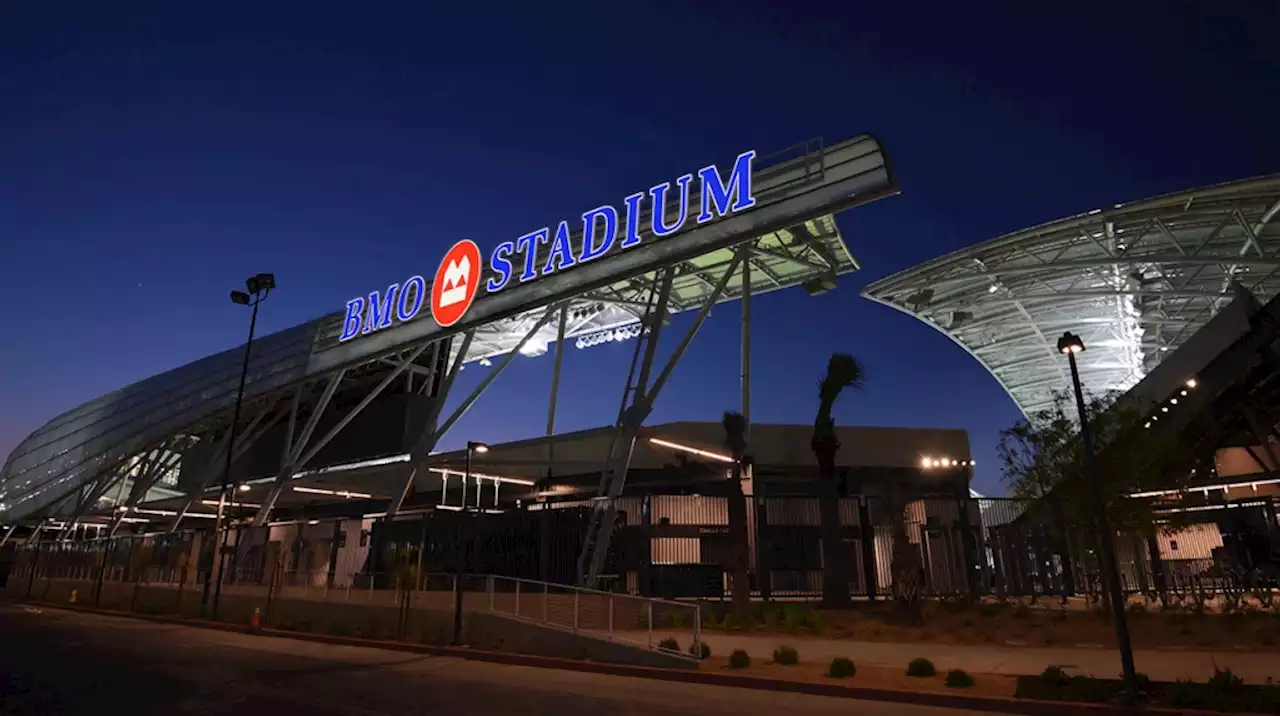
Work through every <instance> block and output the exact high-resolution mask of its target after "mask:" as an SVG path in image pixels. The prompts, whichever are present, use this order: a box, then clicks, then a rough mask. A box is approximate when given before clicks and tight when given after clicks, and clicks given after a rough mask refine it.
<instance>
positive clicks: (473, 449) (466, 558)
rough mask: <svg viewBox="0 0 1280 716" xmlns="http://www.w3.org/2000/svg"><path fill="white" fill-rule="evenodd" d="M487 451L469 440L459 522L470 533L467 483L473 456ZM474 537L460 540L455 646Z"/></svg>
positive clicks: (459, 640)
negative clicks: (461, 555)
mask: <svg viewBox="0 0 1280 716" xmlns="http://www.w3.org/2000/svg"><path fill="white" fill-rule="evenodd" d="M487 452H489V446H488V445H486V444H484V443H478V442H475V441H474V440H468V441H467V462H466V469H465V470H464V471H463V473H462V514H461V515H458V524H459V525H462V524H463V523H464V522H465V524H466V525H467V531H468V533H473V532H474V525H473V524H472V522H471V516H470V515H468V514H466V513H467V512H469V510H468V509H467V483H468V482H471V456H472V455H473V454H475V453H480V454H481V455H483V454H485V453H487ZM479 506H480V488H479V487H476V507H477V508H479ZM474 537H475V535H474V534H468V535H467V539H465V540H458V542H459V544H460V545H465V547H464V549H465V550H466V551H465V552H463V564H462V569H461V572H462V574H459V575H456V576H455V577H454V587H453V645H454V646H461V645H462V590H463V588H464V587H465V584H464V583H463V581H462V577H463V575H465V574H470V573H471V561H472V556H473V555H472V552H473V551H474V550H475V547H476V544H475V539H474Z"/></svg>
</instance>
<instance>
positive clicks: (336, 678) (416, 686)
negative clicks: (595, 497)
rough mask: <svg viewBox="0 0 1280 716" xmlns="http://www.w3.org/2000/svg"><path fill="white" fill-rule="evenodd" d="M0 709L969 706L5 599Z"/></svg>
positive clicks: (737, 715)
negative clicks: (204, 624)
mask: <svg viewBox="0 0 1280 716" xmlns="http://www.w3.org/2000/svg"><path fill="white" fill-rule="evenodd" d="M0 713H3V714H24V715H28V714H30V715H38V714H77V715H79V714H92V713H129V714H132V715H133V716H148V715H151V714H155V715H157V716H159V715H161V714H163V715H164V716H180V715H183V714H209V715H214V714H236V715H237V716H258V715H259V714H262V715H264V716H265V715H267V714H270V716H282V715H283V714H307V716H338V715H339V714H342V715H344V716H382V715H384V714H387V715H390V714H395V715H396V716H407V715H408V714H417V713H422V714H428V713H429V714H432V715H433V716H450V715H453V714H457V715H459V716H461V715H464V714H465V715H466V716H486V715H487V714H503V715H505V714H547V715H548V716H550V715H551V714H555V715H556V716H564V715H565V714H577V715H581V716H592V715H595V714H604V715H607V716H630V715H632V714H635V715H639V714H643V715H644V716H653V715H654V714H663V713H697V714H698V715H699V716H730V715H731V714H732V715H733V716H742V715H744V714H771V715H772V714H778V713H787V714H788V716H803V715H807V714H815V715H819V714H821V715H827V714H830V715H832V716H834V715H835V714H841V715H847V714H850V713H860V714H875V715H877V716H977V714H976V712H971V711H958V710H948V709H938V708H930V707H920V706H908V705H901V704H886V703H875V702H859V701H852V700H849V699H835V698H828V697H820V696H804V695H798V694H775V693H770V692H762V691H749V690H739V689H731V688H726V687H718V686H700V685H693V684H672V683H665V682H660V681H653V680H648V679H633V678H626V677H617V676H604V675H599V674H583V673H578V672H571V671H556V670H550V669H534V668H529V667H522V666H506V665H501V664H486V663H483V662H474V661H465V660H462V659H456V658H450V657H432V656H420V655H415V654H405V653H399V652H389V651H381V650H378V649H366V648H357V647H346V646H331V645H327V644H315V643H311V642H304V641H295V640H291V639H276V638H271V637H261V636H249V635H245V634H233V633H226V632H219V631H211V630H206V629H194V628H191V627H182V626H174V625H168V624H155V623H151V622H145V621H139V620H134V619H126V618H118V617H106V616H99V615H92V614H82V613H76V612H65V611H58V610H54V609H35V608H28V607H23V606H21V605H13V604H7V605H5V604H0Z"/></svg>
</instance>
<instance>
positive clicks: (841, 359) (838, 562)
mask: <svg viewBox="0 0 1280 716" xmlns="http://www.w3.org/2000/svg"><path fill="white" fill-rule="evenodd" d="M863 381H864V373H863V370H862V364H861V363H859V362H858V359H857V358H854V357H853V356H851V355H849V354H848V353H836V354H834V355H832V356H831V359H830V360H829V361H827V372H826V375H824V376H823V377H822V379H821V380H819V381H818V412H817V415H815V416H814V419H813V438H812V439H811V440H810V441H809V447H810V448H811V449H812V450H813V456H814V459H815V460H817V463H818V478H819V484H820V490H821V492H820V497H819V499H818V504H819V507H820V511H821V516H822V554H823V564H822V600H823V602H825V603H826V605H827V606H829V607H839V606H846V605H848V604H849V568H848V567H849V565H848V561H849V560H848V559H847V555H846V554H845V549H844V543H843V540H842V539H841V530H840V493H839V488H838V486H837V484H836V452H837V451H839V450H840V440H839V439H838V438H837V437H836V423H835V419H834V418H832V417H831V409H832V408H833V407H834V406H835V403H836V399H837V398H839V397H840V394H841V393H843V392H844V390H845V388H853V389H855V390H858V389H861V388H862V385H863Z"/></svg>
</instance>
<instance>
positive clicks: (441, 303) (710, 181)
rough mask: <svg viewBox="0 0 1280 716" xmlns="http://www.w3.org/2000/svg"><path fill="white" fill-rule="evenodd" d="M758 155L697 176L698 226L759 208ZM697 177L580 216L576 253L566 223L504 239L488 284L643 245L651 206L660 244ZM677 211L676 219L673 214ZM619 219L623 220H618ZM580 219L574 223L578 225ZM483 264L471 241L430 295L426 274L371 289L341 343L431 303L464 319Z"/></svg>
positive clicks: (447, 264) (679, 219) (447, 263)
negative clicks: (671, 201)
mask: <svg viewBox="0 0 1280 716" xmlns="http://www.w3.org/2000/svg"><path fill="white" fill-rule="evenodd" d="M755 157H756V153H755V151H754V150H753V151H749V152H743V153H742V154H739V155H738V158H737V159H736V160H734V163H733V168H732V169H731V170H730V171H729V175H728V176H727V177H726V176H724V175H723V174H721V172H720V170H719V169H717V168H716V167H715V165H711V166H708V167H704V168H702V169H700V170H698V172H697V177H698V186H699V192H698V194H699V197H700V202H699V206H698V207H697V209H698V211H697V215H696V216H695V217H694V221H695V222H696V223H697V224H705V223H707V222H709V221H714V220H715V219H718V218H720V217H723V216H728V215H730V214H735V213H737V212H740V211H745V210H747V209H750V208H751V207H753V206H755V205H756V199H755V195H754V194H753V193H752V187H751V170H752V163H753V162H754V161H755ZM693 181H694V175H693V174H685V175H684V176H682V177H680V178H679V179H676V180H675V181H674V182H667V183H665V184H658V185H657V186H654V187H652V188H650V189H649V191H647V192H638V193H635V194H632V195H630V196H628V197H626V198H625V199H623V200H622V211H621V212H619V211H618V209H617V208H616V207H614V206H612V205H605V206H598V207H596V208H594V209H592V210H590V211H587V212H585V213H583V214H582V218H581V226H582V244H581V246H580V247H579V250H578V252H577V253H574V247H573V244H572V242H571V240H570V237H571V235H572V231H571V229H570V224H569V221H568V220H565V221H561V222H560V223H559V224H558V225H557V226H556V229H555V233H554V234H553V233H552V231H551V228H550V227H543V228H541V229H538V230H537V231H533V232H531V233H528V234H525V235H524V236H521V237H519V238H517V239H516V240H514V241H504V242H502V243H500V244H498V245H497V246H496V247H494V249H493V251H492V252H490V254H489V271H490V273H491V274H492V276H491V278H489V280H488V281H487V282H485V289H486V291H487V292H488V293H497V292H498V291H501V290H503V289H505V288H507V287H508V286H510V285H511V283H512V281H515V282H516V283H517V284H519V283H527V282H529V281H536V280H537V279H539V278H541V277H543V276H547V275H550V274H553V273H557V272H559V271H563V270H565V269H569V268H572V267H574V266H577V265H579V264H584V263H587V262H590V261H595V260H597V259H599V258H601V257H603V256H605V255H607V254H608V253H609V252H610V251H614V250H615V248H616V250H617V251H625V250H627V249H630V248H633V247H635V246H637V245H638V244H640V242H641V239H640V232H641V227H640V215H641V212H642V211H643V209H644V207H645V204H646V203H647V204H648V205H649V207H650V209H651V211H650V220H649V226H648V227H645V228H647V229H648V231H649V233H651V234H652V239H651V240H661V239H663V238H665V237H667V236H670V235H672V234H674V233H676V232H678V231H680V230H681V229H682V228H684V227H685V225H686V223H687V222H688V220H689V196H690V185H691V184H692V183H693ZM677 191H678V192H679V201H678V209H675V210H672V209H670V208H669V207H667V197H668V196H670V195H671V194H672V192H677ZM669 213H674V214H675V215H674V216H668V214H669ZM620 219H621V220H620ZM577 224H578V220H574V225H575V226H574V228H577ZM547 244H549V245H550V247H551V250H550V253H549V254H548V256H547V260H546V262H544V263H542V264H541V265H539V261H538V249H539V248H540V247H542V246H543V245H547ZM482 268H483V259H482V258H481V254H480V247H479V246H477V245H476V243H475V242H474V241H471V240H469V239H466V240H463V241H459V242H458V243H456V244H454V245H453V247H452V248H450V249H449V250H448V251H447V252H446V253H445V255H444V258H442V259H441V261H440V266H439V267H438V268H437V269H436V273H435V277H434V280H433V281H432V282H431V290H430V291H428V290H427V282H426V279H424V278H423V277H422V276H411V277H409V278H408V279H405V281H404V282H403V283H393V284H391V285H390V286H388V287H387V290H386V291H372V292H370V293H369V295H368V296H357V297H355V298H353V299H351V300H350V301H347V311H346V317H345V318H344V320H343V323H342V334H341V335H340V336H339V337H338V340H339V341H341V342H345V341H349V340H351V339H353V338H356V337H357V336H361V335H368V334H370V333H373V332H375V331H380V330H382V329H384V328H390V327H391V326H392V325H394V324H395V323H403V322H406V321H411V320H413V319H414V318H416V317H417V315H418V314H419V313H420V312H421V311H422V307H423V304H424V303H426V302H427V301H428V300H430V310H431V317H432V318H433V319H434V320H435V322H436V323H438V324H439V325H441V326H443V327H448V326H452V325H453V324H455V323H457V322H458V321H461V320H462V318H463V317H464V316H465V315H466V314H467V309H469V308H470V307H471V304H472V302H473V301H475V298H476V294H477V293H478V292H479V288H480V277H481V275H482V271H481V269H482Z"/></svg>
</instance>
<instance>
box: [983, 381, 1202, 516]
mask: <svg viewBox="0 0 1280 716" xmlns="http://www.w3.org/2000/svg"><path fill="white" fill-rule="evenodd" d="M1077 414H1078V411H1077V409H1076V405H1075V398H1074V397H1073V396H1072V395H1071V394H1069V393H1065V392H1056V393H1054V395H1053V402H1052V403H1051V404H1050V406H1049V407H1047V408H1045V409H1044V410H1041V411H1039V412H1037V413H1036V414H1034V415H1033V416H1031V419H1030V420H1028V419H1025V418H1024V419H1022V420H1019V421H1018V422H1017V423H1015V424H1014V425H1013V426H1012V427H1010V428H1007V429H1005V430H1002V431H1001V433H1000V443H999V445H998V446H997V448H996V452H997V455H998V456H999V459H1000V462H1001V471H1002V473H1003V477H1004V480H1005V482H1006V483H1007V484H1008V485H1009V487H1010V490H1011V492H1012V493H1013V496H1014V497H1019V498H1023V499H1026V500H1029V501H1030V504H1029V506H1028V509H1029V510H1031V511H1034V510H1037V509H1047V508H1051V509H1053V510H1056V511H1058V517H1059V518H1060V519H1062V520H1064V521H1065V522H1066V524H1067V525H1068V527H1069V529H1071V530H1072V531H1076V532H1078V531H1080V530H1084V531H1087V532H1089V533H1092V532H1093V529H1092V525H1093V509H1092V503H1091V502H1090V498H1089V492H1088V489H1089V488H1090V481H1096V483H1097V484H1098V485H1099V486H1100V488H1101V489H1102V494H1103V501H1104V503H1105V504H1106V506H1107V515H1108V517H1110V519H1111V524H1112V526H1113V527H1114V528H1115V529H1116V530H1118V531H1127V532H1135V533H1138V534H1142V535H1146V536H1151V535H1154V534H1155V533H1156V532H1157V531H1158V530H1165V531H1168V530H1176V529H1178V528H1179V527H1181V526H1183V525H1184V524H1185V519H1183V518H1182V517H1180V515H1183V514H1184V513H1176V512H1175V513H1170V512H1167V509H1168V508H1170V507H1174V506H1176V504H1175V503H1176V500H1170V499H1164V500H1161V501H1160V503H1159V504H1157V503H1155V502H1153V501H1152V500H1149V499H1140V498H1139V499H1135V498H1131V497H1129V495H1131V494H1133V493H1134V492H1139V491H1150V490H1177V489H1181V488H1182V487H1185V486H1186V484H1187V483H1188V482H1189V480H1190V477H1191V466H1192V464H1193V463H1194V458H1195V456H1194V454H1193V453H1192V451H1191V449H1190V448H1189V447H1188V446H1187V444H1186V443H1185V442H1183V441H1182V440H1179V439H1178V436H1177V435H1176V434H1171V433H1169V432H1166V431H1164V430H1160V429H1152V426H1151V424H1150V423H1149V422H1148V418H1147V416H1146V413H1145V411H1143V410H1141V409H1140V407H1139V406H1137V405H1134V404H1132V403H1129V402H1126V401H1121V400H1119V396H1118V395H1116V394H1114V393H1108V394H1104V395H1100V396H1097V395H1090V396H1087V398H1086V400H1085V415H1086V416H1087V417H1088V420H1089V429H1090V431H1091V433H1092V435H1093V442H1094V449H1095V451H1096V460H1095V464H1096V465H1097V474H1096V475H1093V476H1089V475H1086V474H1085V472H1084V453H1083V441H1081V440H1080V438H1079V426H1078V421H1077Z"/></svg>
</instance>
